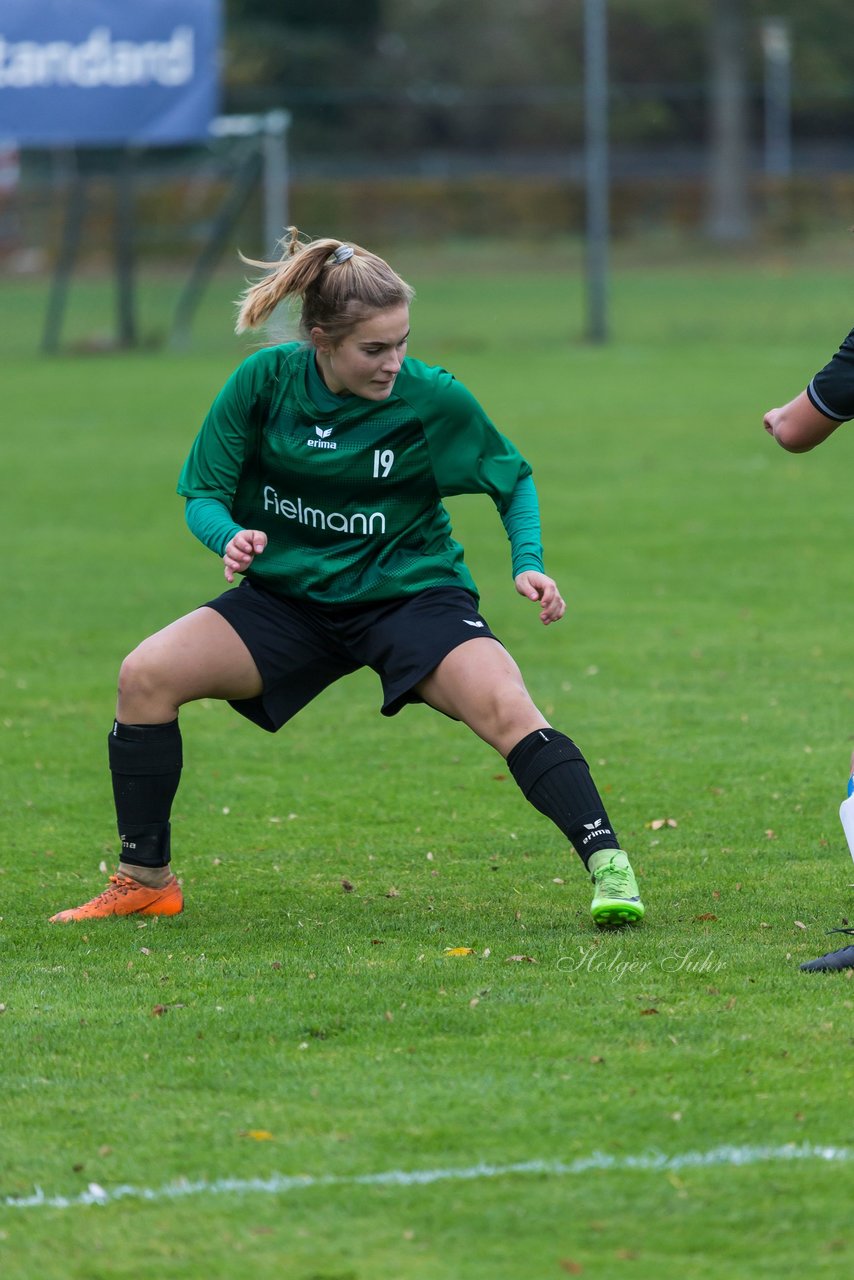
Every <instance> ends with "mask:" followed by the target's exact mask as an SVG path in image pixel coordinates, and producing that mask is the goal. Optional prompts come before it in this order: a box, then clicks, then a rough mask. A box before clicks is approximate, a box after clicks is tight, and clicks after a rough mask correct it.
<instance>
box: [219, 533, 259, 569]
mask: <svg viewBox="0 0 854 1280" xmlns="http://www.w3.org/2000/svg"><path fill="white" fill-rule="evenodd" d="M266 545H267V535H266V533H263V532H262V531H261V530H260V529H241V530H240V533H236V534H235V535H234V537H233V538H232V539H231V542H229V544H228V546H227V547H226V548H225V554H224V555H223V557H222V562H223V565H224V566H225V580H226V582H234V575H235V574H236V573H245V572H246V570H247V569H248V568H249V566H250V564H251V563H252V561H253V560H254V559H255V557H256V556H260V554H261V552H262V551H263V550H264V548H265V547H266Z"/></svg>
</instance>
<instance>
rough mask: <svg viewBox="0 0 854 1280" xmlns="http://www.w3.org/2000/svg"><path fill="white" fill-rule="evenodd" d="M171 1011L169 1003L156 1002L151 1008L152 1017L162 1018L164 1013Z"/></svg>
mask: <svg viewBox="0 0 854 1280" xmlns="http://www.w3.org/2000/svg"><path fill="white" fill-rule="evenodd" d="M168 1011H169V1006H168V1004H156V1005H155V1006H154V1008H153V1009H152V1010H151V1016H152V1018H160V1017H161V1016H162V1015H163V1014H164V1013H167V1012H168Z"/></svg>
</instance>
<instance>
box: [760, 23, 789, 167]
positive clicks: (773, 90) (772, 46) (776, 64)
mask: <svg viewBox="0 0 854 1280" xmlns="http://www.w3.org/2000/svg"><path fill="white" fill-rule="evenodd" d="M762 51H763V54H764V55H765V172H766V174H768V175H769V177H774V178H789V177H791V175H792V43H791V39H790V36H789V24H788V22H787V21H786V19H785V18H766V19H765V21H764V22H763V23H762Z"/></svg>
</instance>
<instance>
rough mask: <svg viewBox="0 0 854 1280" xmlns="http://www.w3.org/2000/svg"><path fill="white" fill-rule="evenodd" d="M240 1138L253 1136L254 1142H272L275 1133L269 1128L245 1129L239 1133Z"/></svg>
mask: <svg viewBox="0 0 854 1280" xmlns="http://www.w3.org/2000/svg"><path fill="white" fill-rule="evenodd" d="M237 1136H238V1137H239V1138H251V1139H252V1141H253V1142H272V1141H273V1135H272V1133H271V1132H270V1130H269V1129H244V1130H242V1131H241V1132H240V1133H239V1134H238V1135H237Z"/></svg>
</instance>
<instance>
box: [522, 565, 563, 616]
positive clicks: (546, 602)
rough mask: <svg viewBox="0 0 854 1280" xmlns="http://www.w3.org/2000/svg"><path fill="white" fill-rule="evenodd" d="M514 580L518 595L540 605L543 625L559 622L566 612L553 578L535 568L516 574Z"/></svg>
mask: <svg viewBox="0 0 854 1280" xmlns="http://www.w3.org/2000/svg"><path fill="white" fill-rule="evenodd" d="M515 582H516V590H517V591H518V592H519V595H520V596H524V597H525V599H526V600H536V601H537V602H538V603H539V604H541V605H542V608H541V609H540V622H542V624H543V626H546V627H547V626H548V625H549V623H550V622H560V620H561V618H562V617H563V615H564V614H565V613H566V605H565V604H564V601H563V596H562V595H561V594H560V592H559V591H558V589H557V583H556V582H555V580H554V578H550V577H548V575H547V574H545V573H538V572H537V570H536V569H526V570H525V572H524V573H520V574H518V575H517V576H516V579H515Z"/></svg>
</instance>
